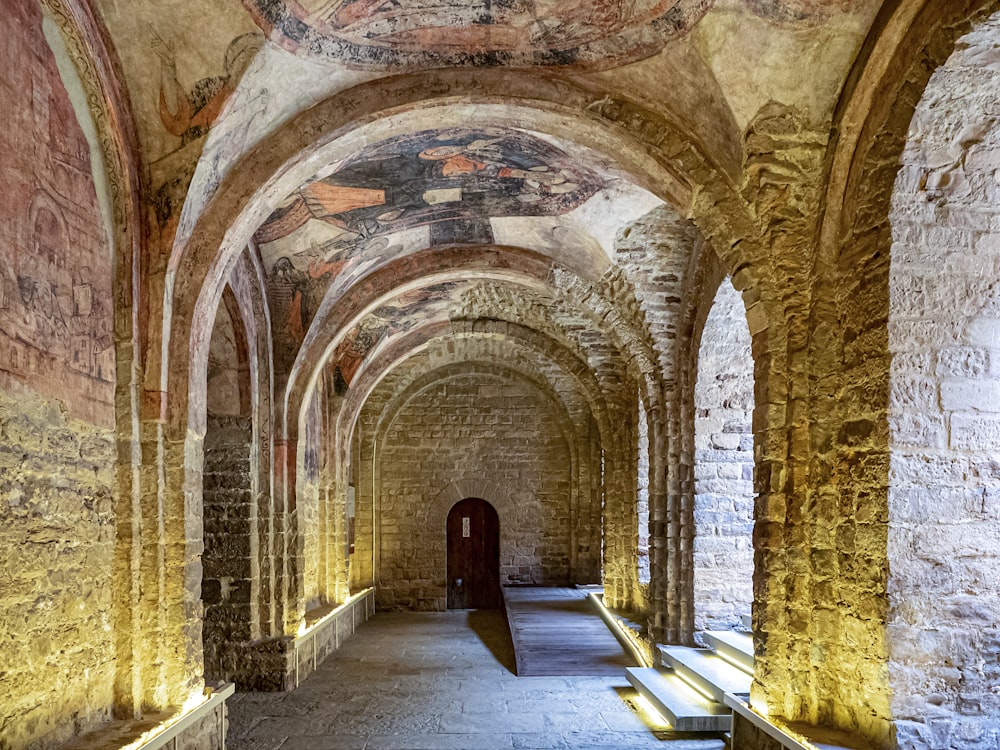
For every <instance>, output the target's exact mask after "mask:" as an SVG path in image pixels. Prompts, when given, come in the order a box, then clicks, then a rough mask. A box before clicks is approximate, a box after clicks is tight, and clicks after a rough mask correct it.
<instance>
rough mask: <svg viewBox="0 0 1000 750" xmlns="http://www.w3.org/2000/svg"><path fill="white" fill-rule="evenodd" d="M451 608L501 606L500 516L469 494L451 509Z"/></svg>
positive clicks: (449, 539) (449, 569) (449, 588)
mask: <svg viewBox="0 0 1000 750" xmlns="http://www.w3.org/2000/svg"><path fill="white" fill-rule="evenodd" d="M447 538H448V539H447V543H448V609H497V608H498V607H499V606H500V518H499V516H498V515H497V512H496V509H495V508H494V507H493V506H492V505H490V504H489V503H488V502H486V501H485V500H480V499H479V498H474V497H469V498H466V499H464V500H460V501H459V502H457V503H455V505H453V506H452V508H451V510H450V511H449V512H448V522H447Z"/></svg>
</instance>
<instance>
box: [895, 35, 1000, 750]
mask: <svg viewBox="0 0 1000 750" xmlns="http://www.w3.org/2000/svg"><path fill="white" fill-rule="evenodd" d="M998 39H1000V18H997V17H993V18H991V19H990V20H989V21H987V22H985V23H983V24H982V25H981V26H979V27H978V28H976V29H975V30H974V31H973V32H972V33H970V34H968V35H967V36H965V37H964V38H963V39H961V40H960V41H959V44H958V47H957V50H956V51H955V52H954V53H953V54H952V56H951V57H950V58H949V60H948V62H947V63H946V64H945V65H944V66H943V67H942V68H940V69H938V71H937V72H936V73H935V74H934V75H933V76H932V78H931V80H930V82H929V84H928V86H927V89H926V90H925V92H924V95H923V99H922V100H921V103H920V104H919V105H918V107H917V109H916V112H915V114H914V118H913V121H912V123H911V126H910V137H909V141H908V143H907V147H906V150H905V151H904V154H903V166H902V169H901V170H900V172H899V175H898V178H897V180H896V186H895V192H894V199H893V207H892V213H891V215H890V219H891V222H892V232H893V245H892V253H891V264H892V265H891V272H890V307H889V346H890V350H891V352H892V356H893V361H892V370H891V376H890V377H891V381H890V392H889V429H890V449H891V456H890V476H889V479H890V485H889V486H890V489H889V518H888V521H889V540H888V544H889V570H890V578H889V582H888V592H889V622H888V641H889V649H890V665H889V669H890V680H891V681H892V687H893V691H894V699H893V712H894V715H895V718H896V719H897V722H896V727H897V738H898V740H899V743H900V745H901V746H905V747H918V748H924V747H934V748H972V747H986V746H992V745H995V744H997V742H998V741H1000V720H998V718H997V717H998V716H1000V696H998V695H997V692H996V686H997V683H998V680H1000V659H998V656H997V654H998V652H1000V627H998V622H1000V585H998V584H1000V512H998V508H1000V506H998V505H997V502H996V499H997V498H998V497H1000V470H998V462H997V459H998V452H1000V288H998V285H997V280H998V278H1000V241H998V238H1000V234H998V231H1000V191H998V189H997V184H998V180H997V178H998V174H1000V172H998V169H1000V127H997V125H996V123H995V114H993V113H994V112H995V110H996V101H997V98H998V96H1000V72H998V71H997V70H996V68H995V66H993V65H985V64H983V61H984V60H986V59H993V57H995V56H996V55H997V54H998V51H1000V44H998V42H997V40H998Z"/></svg>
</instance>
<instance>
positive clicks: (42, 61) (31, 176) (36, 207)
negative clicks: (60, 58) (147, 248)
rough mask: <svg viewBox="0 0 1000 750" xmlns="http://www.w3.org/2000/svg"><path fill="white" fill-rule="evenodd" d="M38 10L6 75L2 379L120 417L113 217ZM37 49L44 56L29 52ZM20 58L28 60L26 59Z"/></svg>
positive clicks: (0, 85) (0, 208)
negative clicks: (102, 204)
mask: <svg viewBox="0 0 1000 750" xmlns="http://www.w3.org/2000/svg"><path fill="white" fill-rule="evenodd" d="M34 14H37V11H34V10H33V14H32V16H33V17H31V18H30V21H29V20H27V19H25V20H24V23H23V25H21V26H20V27H19V28H18V29H17V30H16V32H12V33H11V34H10V35H9V36H10V37H11V38H10V39H9V40H8V41H10V42H11V43H10V44H9V45H6V46H0V59H2V58H3V56H4V55H5V54H9V55H11V56H12V57H11V60H12V61H11V62H10V64H8V65H5V66H4V68H5V70H6V71H7V75H6V76H4V77H3V78H2V79H0V93H2V94H3V97H4V101H6V102H7V103H8V107H7V110H6V111H7V115H8V119H7V120H6V122H5V125H4V127H3V128H0V164H2V167H3V168H2V171H3V173H4V175H5V177H4V192H3V195H4V200H3V201H0V238H2V242H0V256H2V259H3V263H2V267H0V380H6V379H14V380H19V381H22V382H23V383H26V384H28V385H29V386H30V387H31V388H33V389H35V390H36V392H39V393H41V394H43V395H47V396H54V397H57V398H60V399H66V401H67V405H68V406H69V408H70V410H71V411H72V412H74V413H75V414H77V415H79V416H82V417H84V418H90V419H96V420H100V421H101V422H102V423H107V424H110V423H112V420H113V414H114V410H113V404H114V380H115V353H114V336H113V318H112V309H111V304H112V303H111V300H112V296H111V277H112V259H111V247H110V241H109V234H108V227H107V226H106V225H105V222H104V219H103V218H102V215H101V211H100V208H99V206H98V201H97V191H96V188H95V183H94V178H93V173H92V171H91V163H90V147H89V144H88V142H87V139H86V137H85V136H84V133H83V131H82V129H81V128H80V125H79V123H78V121H77V118H76V113H75V112H74V110H73V106H72V104H71V102H70V99H69V96H68V94H67V92H66V88H65V85H64V83H63V81H62V78H61V76H60V73H59V70H58V68H57V66H56V63H55V60H54V57H53V55H52V53H51V51H50V49H49V47H48V44H47V42H46V40H45V37H44V35H43V33H42V29H41V17H40V14H38V15H34ZM29 57H30V58H31V59H32V61H33V64H31V65H28V64H25V63H24V61H25V60H27V59H28V58H29ZM13 61H16V64H15V62H13Z"/></svg>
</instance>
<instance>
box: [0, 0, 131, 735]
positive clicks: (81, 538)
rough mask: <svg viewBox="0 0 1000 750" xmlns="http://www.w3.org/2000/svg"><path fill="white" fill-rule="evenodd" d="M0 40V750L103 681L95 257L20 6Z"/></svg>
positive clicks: (92, 710) (78, 175) (100, 384)
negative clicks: (0, 109) (0, 117)
mask: <svg viewBox="0 0 1000 750" xmlns="http://www.w3.org/2000/svg"><path fill="white" fill-rule="evenodd" d="M4 17H5V30H4V42H3V44H2V45H0V65H2V67H3V69H4V71H5V73H4V75H3V76H0V94H2V97H3V101H4V127H3V128H0V164H2V165H3V169H2V172H0V174H2V182H3V200H2V201H0V261H2V262H0V581H2V583H0V634H2V637H0V696H3V698H2V699H0V747H3V748H5V749H7V748H10V749H11V750H17V749H19V748H26V747H32V748H45V747H53V746H55V745H56V744H58V743H60V742H63V741H65V740H66V739H68V738H69V737H70V736H72V734H73V733H74V732H79V731H84V730H86V729H89V728H92V727H94V726H96V725H97V724H99V723H101V722H103V721H105V720H107V719H108V718H109V717H110V714H111V706H112V702H113V697H114V696H113V687H112V686H113V684H114V679H115V667H116V660H115V643H116V639H115V634H114V632H113V629H112V628H113V625H114V612H115V602H114V598H113V595H112V590H111V580H112V571H113V568H114V553H115V517H114V494H113V487H114V467H115V461H116V457H117V452H116V447H115V442H114V433H113V425H114V416H115V411H114V377H115V372H114V370H115V357H114V348H113V343H114V340H113V337H112V330H111V328H112V323H111V316H110V310H111V277H112V262H111V249H110V247H109V243H108V234H107V229H106V227H105V225H104V222H103V218H102V215H101V212H100V209H99V206H98V201H97V195H96V189H95V181H94V178H93V174H92V170H91V163H90V146H89V144H88V142H87V139H86V137H85V136H84V133H83V131H82V130H81V128H80V125H79V123H78V121H77V119H76V114H75V112H74V110H73V107H72V104H71V102H70V99H69V96H68V94H67V91H66V88H65V86H64V84H63V81H62V79H61V77H60V73H59V71H58V69H57V67H56V63H55V60H54V57H53V54H52V52H51V50H50V48H49V46H48V44H47V42H46V39H45V36H44V33H43V30H42V23H43V19H42V13H41V10H40V8H39V6H38V4H37V3H36V2H33V1H32V0H11V2H8V3H5V4H4Z"/></svg>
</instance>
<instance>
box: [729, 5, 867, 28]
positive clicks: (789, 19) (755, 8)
mask: <svg viewBox="0 0 1000 750" xmlns="http://www.w3.org/2000/svg"><path fill="white" fill-rule="evenodd" d="M744 1H745V2H746V5H747V7H748V8H749V9H750V10H751V11H752V12H753V13H754V14H756V15H758V16H760V17H761V18H764V19H766V20H768V21H771V22H775V23H800V22H806V23H818V22H820V21H822V20H824V19H826V18H829V17H830V16H831V15H833V14H836V13H853V12H854V11H856V10H859V9H860V8H861V6H862V5H864V4H865V3H864V0H744Z"/></svg>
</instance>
